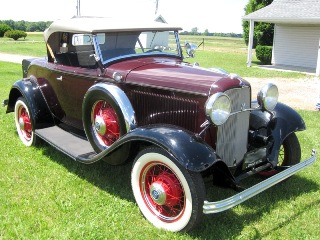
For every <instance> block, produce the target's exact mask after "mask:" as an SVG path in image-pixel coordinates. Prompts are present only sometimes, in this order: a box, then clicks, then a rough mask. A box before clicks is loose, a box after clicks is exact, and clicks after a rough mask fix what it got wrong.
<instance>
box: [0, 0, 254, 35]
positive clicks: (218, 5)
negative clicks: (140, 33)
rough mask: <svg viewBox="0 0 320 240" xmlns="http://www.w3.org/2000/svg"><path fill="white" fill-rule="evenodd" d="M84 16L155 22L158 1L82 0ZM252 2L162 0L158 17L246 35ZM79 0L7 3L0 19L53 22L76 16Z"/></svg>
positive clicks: (187, 26) (186, 25) (12, 0)
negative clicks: (244, 19)
mask: <svg viewBox="0 0 320 240" xmlns="http://www.w3.org/2000/svg"><path fill="white" fill-rule="evenodd" d="M80 2H81V8H80V9H81V15H82V16H118V17H119V16H120V17H122V18H123V19H124V20H125V21H126V20H130V19H131V18H142V19H148V18H149V19H152V18H153V17H154V14H155V6H156V4H155V0H80ZM248 2H249V0H196V1H195V0H159V5H158V14H161V15H162V16H163V17H164V18H165V20H166V21H167V22H168V23H170V24H175V25H179V26H181V27H183V29H184V30H187V31H190V30H191V28H193V27H197V28H199V31H201V32H202V31H204V30H205V29H208V30H209V31H210V32H234V33H242V27H241V24H242V21H241V17H242V16H243V15H244V7H245V5H246V4H247V3H248ZM76 4H77V0H52V1H48V0H7V1H6V2H5V4H2V6H1V8H0V20H8V19H12V20H14V21H18V20H25V21H53V20H56V19H61V18H70V17H72V16H74V15H76V13H77V10H76Z"/></svg>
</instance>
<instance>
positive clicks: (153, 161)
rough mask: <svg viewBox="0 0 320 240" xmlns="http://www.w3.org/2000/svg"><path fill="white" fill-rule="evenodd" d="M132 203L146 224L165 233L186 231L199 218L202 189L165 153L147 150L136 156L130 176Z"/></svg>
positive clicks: (198, 180)
mask: <svg viewBox="0 0 320 240" xmlns="http://www.w3.org/2000/svg"><path fill="white" fill-rule="evenodd" d="M131 184H132V190H133V194H134V197H135V199H136V202H137V204H138V206H139V208H140V210H141V212H142V214H143V215H144V216H145V217H146V219H147V220H148V221H150V222H151V223H152V224H153V225H154V226H156V227H158V228H162V229H165V230H168V231H173V232H177V231H188V230H190V229H191V228H193V227H194V226H195V225H196V224H197V223H198V222H199V221H200V219H201V216H202V214H203V213H202V212H203V210H202V207H203V202H204V197H205V188H204V183H203V179H202V177H201V175H200V173H191V172H189V171H188V170H186V169H185V168H184V167H182V166H180V165H179V163H176V160H175V159H174V158H173V157H172V156H170V155H169V154H168V153H167V152H166V151H164V150H162V149H159V148H155V147H151V148H147V149H145V150H143V151H142V152H141V153H140V154H139V155H138V156H137V157H136V160H135V162H134V165H133V169H132V173H131Z"/></svg>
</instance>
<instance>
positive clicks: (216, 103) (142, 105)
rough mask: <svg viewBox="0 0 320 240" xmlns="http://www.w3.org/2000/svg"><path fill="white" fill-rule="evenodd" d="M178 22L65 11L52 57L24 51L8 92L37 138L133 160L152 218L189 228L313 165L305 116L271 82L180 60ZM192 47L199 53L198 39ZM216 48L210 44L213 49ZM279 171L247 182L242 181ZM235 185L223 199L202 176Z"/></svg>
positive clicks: (143, 205)
mask: <svg viewBox="0 0 320 240" xmlns="http://www.w3.org/2000/svg"><path fill="white" fill-rule="evenodd" d="M179 30H181V29H180V28H179V27H175V26H170V25H168V24H163V23H156V22H150V23H148V22H144V23H138V22H131V23H130V24H128V23H126V24H125V25H124V23H123V22H121V21H117V20H115V19H109V18H84V17H83V18H73V19H68V20H59V21H56V22H54V23H52V25H51V26H50V27H49V28H48V29H47V30H46V31H45V32H44V38H45V43H46V47H47V52H48V56H47V57H45V58H35V59H25V60H24V61H23V62H22V64H23V75H24V76H23V77H24V78H23V79H21V80H19V81H17V82H15V83H14V85H13V86H12V89H11V91H10V94H9V99H8V100H5V104H6V105H7V112H8V113H9V112H14V115H15V124H16V127H17V131H18V135H19V137H20V140H21V141H22V142H23V143H24V144H25V145H26V146H31V145H34V144H35V142H36V139H38V138H40V139H43V140H45V141H46V142H48V143H49V144H51V145H53V146H54V147H55V148H57V149H58V150H60V151H61V152H63V153H65V154H67V155H68V156H70V157H71V158H73V159H75V160H77V161H80V162H82V163H86V164H90V163H93V162H96V161H99V160H102V159H103V160H104V161H106V162H107V163H109V164H114V165H120V164H123V163H125V162H131V161H132V162H133V167H132V173H131V183H132V190H133V195H134V197H135V200H136V202H137V204H138V206H139V208H140V209H141V212H142V214H143V215H144V216H145V217H146V219H147V220H149V221H150V222H151V223H152V224H154V225H155V226H156V227H159V228H163V229H166V230H169V231H188V230H190V229H191V228H192V227H194V226H195V225H196V224H197V223H198V222H199V220H200V219H201V216H202V214H203V213H205V214H208V213H216V212H220V211H224V210H227V209H229V208H231V207H233V206H235V205H237V204H239V203H241V202H243V201H245V200H247V199H249V198H251V197H253V196H254V195H256V194H258V193H260V192H262V191H264V190H266V189H268V188H269V187H271V186H273V185H274V184H276V183H278V182H280V181H282V180H284V179H286V178H288V177H289V176H291V175H293V174H295V173H296V172H298V171H300V170H302V169H304V168H305V167H307V166H309V165H311V164H312V163H313V162H314V161H315V159H316V156H315V152H314V151H313V152H312V155H311V157H310V158H309V159H307V160H305V161H304V162H300V158H301V151H300V144H299V141H298V139H297V137H296V135H295V132H296V131H300V130H305V123H304V121H303V119H302V118H301V117H300V116H299V114H298V113H297V112H296V111H294V110H293V109H291V108H290V107H288V106H286V105H284V104H281V103H278V100H277V99H278V89H277V87H276V86H275V85H274V84H267V85H266V86H264V87H262V88H261V90H260V92H259V93H258V97H257V100H254V101H252V99H251V87H250V84H249V83H248V82H247V81H246V80H245V79H242V78H241V77H239V76H237V75H235V74H228V73H227V72H225V71H223V70H220V69H205V68H201V67H199V66H198V65H197V64H195V65H192V64H189V63H186V62H184V61H183V60H184V57H183V49H182V47H181V44H180V42H179V38H178V31H179ZM186 46H187V49H186V50H187V53H188V54H189V55H190V56H192V55H193V54H194V52H193V48H192V45H191V44H186ZM213 54H214V53H213ZM257 173H263V174H268V175H272V176H271V177H269V178H267V179H265V180H263V181H261V182H260V183H259V184H257V185H254V186H252V187H250V188H248V189H244V188H242V187H241V186H240V184H239V182H240V181H241V180H242V179H244V178H246V177H248V176H251V175H253V174H257ZM204 178H205V179H211V181H212V182H213V183H214V184H217V185H220V186H225V187H229V188H233V189H234V190H236V191H237V193H236V194H235V195H234V196H232V197H230V198H228V199H224V200H221V201H218V202H210V201H208V200H209V199H207V197H206V189H205V185H204V181H203V179H204Z"/></svg>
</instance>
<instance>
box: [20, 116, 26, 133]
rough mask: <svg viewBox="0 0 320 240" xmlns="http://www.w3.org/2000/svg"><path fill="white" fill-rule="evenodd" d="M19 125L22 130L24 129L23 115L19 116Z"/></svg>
mask: <svg viewBox="0 0 320 240" xmlns="http://www.w3.org/2000/svg"><path fill="white" fill-rule="evenodd" d="M19 126H20V129H21V130H22V131H24V130H25V129H24V120H23V118H22V117H20V118H19Z"/></svg>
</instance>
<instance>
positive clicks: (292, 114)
mask: <svg viewBox="0 0 320 240" xmlns="http://www.w3.org/2000/svg"><path fill="white" fill-rule="evenodd" d="M250 128H251V129H252V130H257V129H259V128H265V129H266V131H267V133H266V134H267V135H271V136H272V137H273V140H274V144H273V147H272V150H271V152H270V154H269V156H268V157H269V159H270V160H272V161H277V159H278V153H279V149H280V146H281V144H282V142H283V141H284V139H285V138H286V137H287V136H288V135H289V134H290V133H292V132H296V131H303V130H305V129H306V125H305V122H304V121H303V119H302V117H301V116H300V114H299V113H297V112H296V111H295V110H294V109H292V108H291V107H289V106H287V105H285V104H283V103H278V104H277V106H276V108H275V109H274V110H273V111H272V114H271V113H269V112H266V111H264V112H263V111H253V112H252V113H251V115H250Z"/></svg>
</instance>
